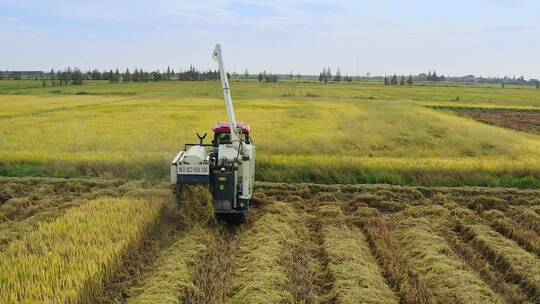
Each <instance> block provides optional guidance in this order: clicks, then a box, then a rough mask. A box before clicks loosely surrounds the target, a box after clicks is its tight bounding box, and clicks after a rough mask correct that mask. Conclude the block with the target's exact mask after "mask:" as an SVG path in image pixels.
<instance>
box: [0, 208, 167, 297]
mask: <svg viewBox="0 0 540 304" xmlns="http://www.w3.org/2000/svg"><path fill="white" fill-rule="evenodd" d="M164 206H165V205H164V204H163V203H162V202H161V201H159V200H157V199H146V200H142V199H98V200H94V201H91V202H89V203H88V204H86V205H84V206H82V207H80V208H74V209H70V210H68V211H67V212H66V213H65V214H64V215H63V216H62V217H60V218H58V219H57V220H56V221H54V222H51V223H48V224H45V225H42V226H41V227H39V228H38V229H37V230H36V231H34V232H32V233H30V234H28V235H26V236H25V237H23V238H22V239H20V240H17V241H14V242H12V243H11V244H10V245H9V246H8V247H7V248H6V250H5V251H4V252H2V253H1V254H0V302H1V303H91V302H92V300H93V299H94V297H95V296H96V295H97V294H98V293H99V292H100V290H101V288H102V282H103V281H104V280H106V279H107V278H108V277H110V275H111V274H112V273H113V272H114V271H116V270H117V269H118V267H120V265H121V264H122V259H123V257H124V256H125V255H126V253H127V252H128V251H129V250H133V249H134V248H137V247H138V246H139V245H140V244H141V242H142V241H143V240H144V238H145V237H146V236H147V235H148V234H149V233H151V232H152V230H153V228H154V227H155V224H156V223H157V222H158V221H159V219H160V217H161V214H162V211H163V210H164Z"/></svg>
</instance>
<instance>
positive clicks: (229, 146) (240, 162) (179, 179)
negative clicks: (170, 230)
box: [171, 44, 255, 221]
mask: <svg viewBox="0 0 540 304" xmlns="http://www.w3.org/2000/svg"><path fill="white" fill-rule="evenodd" d="M212 57H213V58H214V59H215V60H217V62H218V64H219V73H220V77H221V86H222V88H223V97H224V99H225V106H226V108H227V117H228V122H222V123H216V124H215V125H214V127H213V128H212V131H213V133H214V137H213V140H212V143H211V144H204V139H205V138H206V134H204V135H202V136H201V135H199V134H197V137H198V138H199V143H197V144H186V145H185V146H184V150H182V151H180V152H179V153H178V154H177V155H176V157H175V158H174V159H173V160H172V162H171V183H172V184H173V185H174V186H175V191H176V192H179V193H181V191H183V190H184V188H186V185H197V184H198V185H204V186H207V187H208V189H209V190H210V193H212V197H213V206H214V213H215V214H216V216H217V217H220V218H223V219H225V220H229V221H243V220H244V219H245V216H246V214H247V212H248V210H249V203H250V200H251V196H252V194H253V186H254V184H255V144H254V143H253V140H252V138H251V128H250V126H249V125H248V124H246V123H242V122H237V121H236V116H235V113H234V108H233V102H232V98H231V90H230V87H229V80H228V79H227V73H226V71H225V68H224V65H223V56H222V50H221V46H220V45H219V44H217V45H216V47H215V49H214V52H213V56H212Z"/></svg>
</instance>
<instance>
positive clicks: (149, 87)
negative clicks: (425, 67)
mask: <svg viewBox="0 0 540 304" xmlns="http://www.w3.org/2000/svg"><path fill="white" fill-rule="evenodd" d="M25 83H26V82H25V81H21V82H13V81H2V82H0V175H3V176H49V177H51V176H53V177H101V178H129V179H146V180H156V181H159V180H165V179H166V178H167V174H168V173H167V172H168V170H167V166H168V162H169V161H170V159H172V158H173V157H174V155H175V154H176V153H177V151H178V150H180V148H182V147H183V144H184V143H188V142H194V141H196V137H195V133H196V132H211V126H212V125H213V124H214V123H215V122H217V121H223V120H226V111H225V107H224V105H223V100H222V96H221V95H220V94H221V89H220V88H219V84H218V83H217V82H175V81H170V82H161V83H120V84H109V83H104V82H87V83H85V85H83V86H68V87H61V88H60V87H56V88H51V87H45V88H42V87H39V86H36V85H35V83H33V82H32V81H29V82H27V83H26V86H25ZM232 90H233V98H234V100H235V109H236V111H237V116H238V118H239V120H242V121H246V122H249V123H250V124H251V126H252V128H253V137H254V139H255V143H256V145H257V151H258V152H257V153H258V154H257V155H258V160H257V166H258V169H257V179H258V180H261V181H274V182H280V181H287V182H316V183H388V184H400V185H424V186H462V185H477V186H511V187H519V188H535V187H539V186H540V159H539V157H538V155H540V136H539V135H538V134H534V133H527V132H520V131H517V130H513V129H509V128H504V127H499V126H495V125H489V124H484V123H482V122H479V121H476V120H474V119H470V118H467V117H460V116H459V115H455V114H454V113H453V112H452V111H446V110H445V111H441V110H440V109H441V108H444V109H446V108H448V107H455V108H462V107H475V108H481V109H483V108H486V109H492V108H504V109H522V110H523V109H526V110H533V111H536V110H538V109H540V104H539V101H540V91H538V90H535V89H531V88H525V87H507V88H506V89H499V88H496V87H490V86H486V85H440V86H432V85H416V86H412V87H395V86H383V85H381V84H378V83H370V82H367V83H352V84H339V85H336V84H327V85H322V84H319V83H309V82H298V83H295V82H281V83H277V84H259V83H256V82H252V81H236V82H233V83H232ZM456 96H459V97H460V99H459V102H452V101H451V100H453V99H455V98H456Z"/></svg>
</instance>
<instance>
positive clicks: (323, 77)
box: [319, 68, 352, 83]
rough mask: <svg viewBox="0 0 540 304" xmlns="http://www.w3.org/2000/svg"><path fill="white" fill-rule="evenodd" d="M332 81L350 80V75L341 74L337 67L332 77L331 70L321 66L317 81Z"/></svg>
mask: <svg viewBox="0 0 540 304" xmlns="http://www.w3.org/2000/svg"><path fill="white" fill-rule="evenodd" d="M332 80H333V81H334V82H337V83H339V82H341V81H345V82H352V77H350V76H341V71H340V70H339V68H337V70H336V74H335V75H334V76H333V77H332V71H331V70H330V68H323V70H322V72H321V73H320V74H319V82H324V83H328V81H332Z"/></svg>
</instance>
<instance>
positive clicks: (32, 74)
mask: <svg viewBox="0 0 540 304" xmlns="http://www.w3.org/2000/svg"><path fill="white" fill-rule="evenodd" d="M44 75H45V73H44V72H43V71H0V78H2V79H33V78H36V77H37V78H41V77H43V76H44Z"/></svg>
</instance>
